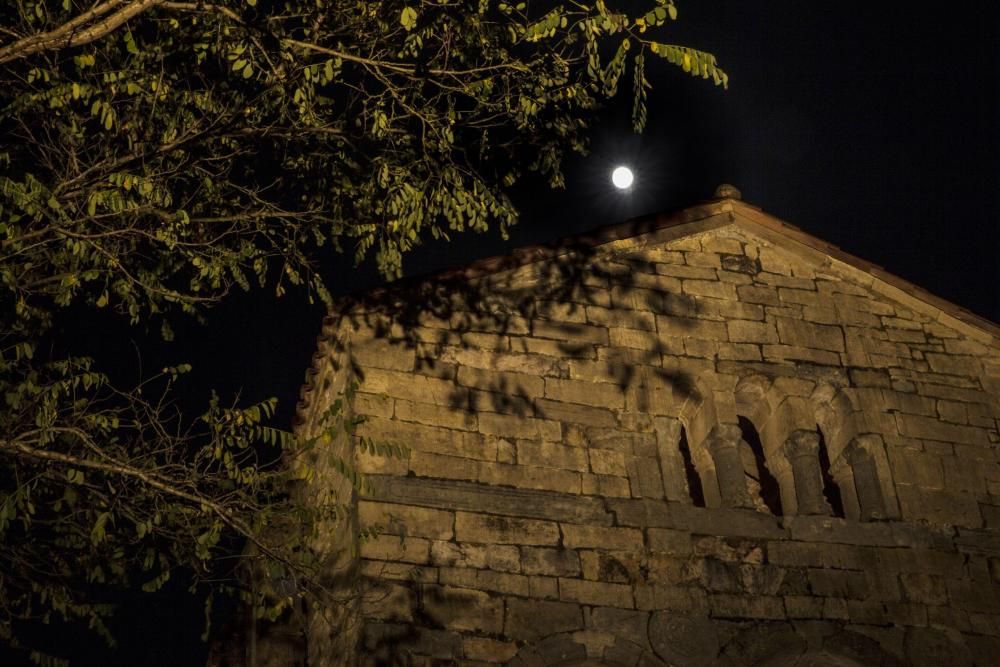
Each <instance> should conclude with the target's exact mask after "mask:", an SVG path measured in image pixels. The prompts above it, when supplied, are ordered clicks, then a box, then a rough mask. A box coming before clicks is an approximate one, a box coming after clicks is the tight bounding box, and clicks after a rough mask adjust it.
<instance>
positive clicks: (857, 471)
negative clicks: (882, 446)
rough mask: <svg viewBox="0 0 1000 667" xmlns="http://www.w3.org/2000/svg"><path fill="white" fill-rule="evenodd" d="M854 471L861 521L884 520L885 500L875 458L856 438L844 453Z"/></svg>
mask: <svg viewBox="0 0 1000 667" xmlns="http://www.w3.org/2000/svg"><path fill="white" fill-rule="evenodd" d="M844 454H845V456H846V457H847V462H848V463H850V464H851V469H852V470H853V471H854V488H855V491H856V492H857V494H858V505H859V510H860V515H861V520H862V521H873V520H876V521H877V520H879V519H884V518H885V514H886V512H885V499H884V498H883V497H882V485H881V484H880V483H879V479H878V470H877V469H876V467H875V457H873V456H872V454H871V452H869V451H868V449H867V448H865V447H864V445H862V444H861V443H860V442H859V441H858V440H857V439H856V438H855V439H854V440H852V441H851V444H850V445H848V446H847V451H846V452H845V453H844Z"/></svg>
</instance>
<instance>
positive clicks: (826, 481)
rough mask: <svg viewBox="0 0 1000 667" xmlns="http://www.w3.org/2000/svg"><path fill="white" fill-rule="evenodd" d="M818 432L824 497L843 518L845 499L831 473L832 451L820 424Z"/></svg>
mask: <svg viewBox="0 0 1000 667" xmlns="http://www.w3.org/2000/svg"><path fill="white" fill-rule="evenodd" d="M816 432H817V433H819V452H818V454H819V471H820V474H821V475H822V477H823V497H824V498H826V502H827V504H829V505H830V509H831V510H833V515H834V516H836V517H840V518H841V519H843V518H844V499H843V496H842V495H841V493H840V487H839V486H838V485H837V482H835V481H834V479H833V475H831V474H830V453H829V451H828V450H827V448H826V437H825V436H824V435H823V429H821V428H819V427H818V426H817V427H816Z"/></svg>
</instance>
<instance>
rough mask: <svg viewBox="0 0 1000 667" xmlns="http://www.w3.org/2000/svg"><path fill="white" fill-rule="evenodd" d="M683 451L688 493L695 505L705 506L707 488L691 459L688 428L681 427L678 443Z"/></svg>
mask: <svg viewBox="0 0 1000 667" xmlns="http://www.w3.org/2000/svg"><path fill="white" fill-rule="evenodd" d="M677 447H678V449H680V452H681V459H683V461H684V475H685V477H686V478H687V487H688V494H689V495H690V496H691V504H693V505H694V506H695V507H704V506H705V490H704V489H703V488H702V486H701V477H700V476H699V475H698V471H697V470H696V469H695V467H694V461H693V460H692V459H691V446H690V445H689V444H688V439H687V430H685V428H684V427H683V426H682V427H681V439H680V442H679V443H678V445H677Z"/></svg>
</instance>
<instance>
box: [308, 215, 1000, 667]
mask: <svg viewBox="0 0 1000 667" xmlns="http://www.w3.org/2000/svg"><path fill="white" fill-rule="evenodd" d="M352 379H356V380H357V381H358V382H359V383H360V389H359V391H358V393H357V394H356V395H355V396H354V398H353V400H352V401H351V402H350V409H351V410H352V413H353V414H355V415H359V416H364V417H366V418H367V419H366V421H365V422H364V423H363V424H362V425H361V426H360V427H359V429H358V432H357V435H359V436H364V437H366V438H372V439H374V440H375V441H377V442H390V443H398V444H401V445H404V446H406V447H408V448H409V450H410V455H409V457H408V458H398V457H386V456H380V455H375V456H373V455H369V454H364V453H362V452H361V451H360V449H359V448H356V442H357V441H356V439H355V440H343V439H342V440H340V441H338V442H337V443H334V444H333V445H331V447H333V448H334V450H335V451H336V452H338V453H341V454H344V455H347V456H354V457H356V460H357V465H358V466H359V468H360V469H361V470H362V471H363V472H364V473H366V474H367V475H369V476H370V477H369V478H370V480H371V481H372V482H373V485H374V488H375V490H374V492H372V493H371V494H369V495H367V496H366V497H362V498H361V499H360V500H359V501H358V504H357V507H358V516H359V517H360V521H361V522H362V524H363V525H366V526H375V525H377V526H380V527H381V533H380V535H379V536H378V537H376V538H374V539H370V540H367V541H365V542H364V543H363V544H362V545H361V548H360V554H361V560H360V571H361V573H362V575H363V577H364V585H363V590H362V591H361V592H360V595H361V602H360V604H359V605H357V606H355V607H350V606H348V607H347V615H348V616H351V615H352V614H354V615H357V616H359V617H360V618H362V619H363V627H362V626H361V625H358V626H357V627H359V628H361V629H360V630H359V631H358V632H357V633H352V632H350V631H347V632H343V633H340V634H339V635H338V637H337V638H334V639H331V638H330V637H328V636H323V630H322V624H319V625H317V624H315V623H314V624H313V626H312V627H311V629H310V630H309V635H310V636H309V641H308V644H309V646H308V647H307V649H306V651H307V653H308V654H309V655H310V656H311V658H310V664H339V663H340V661H342V660H345V658H343V657H336V656H342V654H343V653H344V652H345V651H346V652H348V653H350V651H351V648H350V646H351V645H352V643H353V642H354V641H357V642H358V645H359V650H360V651H361V653H363V655H364V656H365V659H366V660H367V661H368V662H369V663H371V664H414V665H425V664H426V665H431V664H435V665H437V664H463V665H487V664H509V665H525V666H528V665H531V666H535V665H560V664H567V665H571V664H572V665H603V664H606V665H627V666H633V665H672V666H676V667H690V666H696V665H706V666H707V665H890V664H893V665H896V664H915V665H945V664H947V665H951V666H956V667H957V666H959V665H972V664H982V665H987V664H989V665H992V664H996V662H997V660H998V658H997V656H1000V588H998V585H997V582H998V581H1000V533H998V532H997V530H996V529H997V528H998V527H1000V464H998V461H1000V456H998V454H1000V451H998V448H1000V437H998V422H997V419H998V416H1000V331H998V329H997V328H996V327H995V326H994V325H992V324H990V323H988V322H984V321H981V320H978V319H976V318H975V317H973V316H970V315H968V314H967V313H963V312H962V311H960V310H959V309H958V308H956V307H955V306H952V305H950V304H947V303H945V302H942V301H941V300H938V299H935V298H934V297H932V296H930V295H928V294H926V293H924V292H922V291H921V290H919V289H917V288H914V287H913V286H910V285H908V284H906V283H904V282H903V281H900V280H898V279H896V278H893V277H892V276H889V275H887V274H885V273H884V272H882V271H880V270H879V269H878V268H877V267H873V266H871V265H868V264H865V263H864V262H862V261H860V260H857V259H856V258H852V257H849V256H847V255H846V254H844V253H842V252H840V251H839V250H837V249H836V248H833V247H831V246H828V245H826V244H824V243H823V242H821V241H818V240H817V239H814V238H812V237H809V236H808V235H806V234H803V233H802V232H800V231H799V230H797V229H795V228H793V227H791V226H789V225H786V224H784V223H781V222H780V221H778V220H776V219H774V218H772V217H770V216H768V215H766V214H763V213H761V212H760V211H758V210H757V209H755V208H753V207H751V206H748V205H746V204H744V203H742V202H739V201H736V200H733V199H720V200H717V201H714V202H711V203H708V204H705V205H702V206H698V207H695V208H692V209H688V210H686V211H683V212H681V213H679V214H676V215H673V216H667V217H659V218H651V219H648V220H642V221H638V222H633V223H627V224H625V225H622V226H619V227H616V228H611V229H606V230H603V231H601V232H599V233H596V234H595V235H593V236H590V237H581V238H578V239H575V240H573V242H572V243H568V244H563V245H561V246H553V247H549V248H534V249H528V250H525V251H522V252H520V253H515V255H513V256H512V257H509V258H505V259H503V260H494V261H489V262H482V263H479V264H476V265H472V266H471V267H469V268H467V269H465V270H463V271H458V272H452V273H450V274H446V275H443V276H441V277H439V278H436V279H434V280H432V281H431V282H429V283H420V284H418V283H411V284H407V285H402V286H400V287H398V288H394V289H392V290H389V291H384V292H380V293H378V294H372V295H368V296H366V297H363V298H358V299H354V300H351V301H347V302H345V303H344V304H342V306H341V308H340V310H339V312H338V313H337V314H335V315H333V316H331V317H330V318H328V320H327V322H326V323H325V326H324V333H323V336H321V338H320V346H319V352H318V353H317V356H316V360H315V364H314V368H313V369H312V370H311V371H310V377H309V381H308V384H307V387H306V389H305V391H304V396H303V403H302V404H301V406H300V408H301V409H300V418H301V423H300V425H299V428H300V429H301V431H302V432H304V433H315V432H317V430H318V426H317V421H318V420H319V415H321V414H323V413H324V412H325V411H326V410H327V409H328V407H329V405H330V402H331V401H332V400H333V399H334V398H335V397H336V396H337V394H338V392H339V391H340V390H341V389H342V388H343V387H344V386H346V385H347V384H349V383H350V382H351V381H352ZM348 528H349V526H348ZM344 530H345V529H344V528H343V527H341V528H338V529H337V530H336V531H333V532H331V543H334V542H336V540H337V539H341V540H343V539H347V537H346V536H347V535H348V533H345V532H344ZM337 531H339V532H337ZM338 536H339V537H338ZM341 565H342V566H344V567H348V566H349V565H350V563H347V564H345V563H344V562H343V561H341ZM345 646H346V648H345Z"/></svg>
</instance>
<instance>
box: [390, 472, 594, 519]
mask: <svg viewBox="0 0 1000 667" xmlns="http://www.w3.org/2000/svg"><path fill="white" fill-rule="evenodd" d="M373 481H374V485H375V488H376V495H377V496H378V497H379V498H387V499H388V498H392V499H394V500H397V501H399V502H402V503H410V504H414V505H426V506H428V507H436V508H453V509H456V510H466V511H484V512H490V513H493V514H506V515H512V516H522V517H528V518H535V519H550V520H552V521H567V522H571V523H579V524H589V525H602V526H604V525H610V524H611V521H612V518H613V517H612V515H611V514H610V513H608V512H607V510H606V509H605V508H604V503H602V502H601V501H600V500H597V499H596V498H583V497H580V496H567V495H563V494H553V493H545V492H539V491H529V490H524V489H511V488H495V487H494V488H488V487H483V486H482V485H480V484H468V483H462V482H445V481H441V480H417V479H413V478H408V477H378V478H375V479H373Z"/></svg>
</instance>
